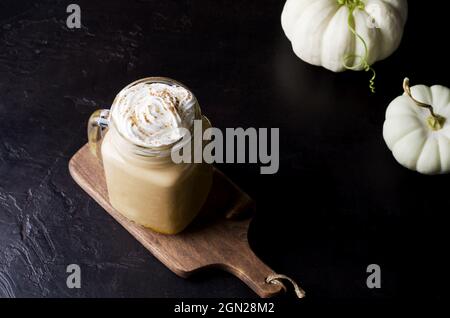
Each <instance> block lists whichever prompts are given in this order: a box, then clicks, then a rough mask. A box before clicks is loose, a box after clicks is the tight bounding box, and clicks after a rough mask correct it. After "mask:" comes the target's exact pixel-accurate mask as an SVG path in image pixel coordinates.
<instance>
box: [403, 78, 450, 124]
mask: <svg viewBox="0 0 450 318" xmlns="http://www.w3.org/2000/svg"><path fill="white" fill-rule="evenodd" d="M403 90H404V91H405V94H406V95H408V96H409V98H411V100H412V101H413V102H414V103H415V104H416V105H417V106H419V107H423V108H426V109H428V110H429V111H430V114H431V115H430V117H428V119H427V124H428V126H429V127H430V128H431V129H432V130H435V131H436V130H439V129H442V127H443V126H444V124H445V121H446V118H445V117H442V116H441V115H438V114H436V113H435V112H434V109H433V106H431V105H428V104H425V103H422V102H419V101H418V100H417V99H415V98H414V97H413V96H412V93H411V87H410V85H409V78H405V79H404V80H403Z"/></svg>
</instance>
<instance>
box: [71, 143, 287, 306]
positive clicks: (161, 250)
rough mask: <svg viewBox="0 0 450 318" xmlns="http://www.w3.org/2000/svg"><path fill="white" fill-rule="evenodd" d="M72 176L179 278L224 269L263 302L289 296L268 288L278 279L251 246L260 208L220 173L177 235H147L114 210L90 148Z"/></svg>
mask: <svg viewBox="0 0 450 318" xmlns="http://www.w3.org/2000/svg"><path fill="white" fill-rule="evenodd" d="M69 170H70V174H71V175H72V177H73V179H74V180H75V181H76V182H77V183H78V185H79V186H80V187H81V188H82V189H83V190H85V191H86V192H87V193H88V194H89V195H90V196H91V197H92V198H93V199H94V200H95V201H97V202H98V203H99V204H100V205H101V206H102V207H103V208H104V209H105V210H106V211H107V212H108V213H109V214H110V215H111V216H112V217H113V218H114V219H116V220H117V221H118V222H119V223H120V224H121V225H122V226H123V227H124V228H125V229H126V230H127V231H128V232H130V233H131V234H132V235H133V236H134V237H135V238H136V239H137V240H138V241H139V242H140V243H141V244H142V245H144V246H145V248H147V249H148V250H149V251H150V252H151V253H152V254H153V255H154V256H155V257H156V258H158V259H159V260H160V261H161V262H162V263H163V264H164V265H166V266H167V267H168V268H169V269H170V270H171V271H172V272H174V273H175V274H177V275H179V276H181V277H188V276H189V275H191V274H193V273H194V272H197V271H199V270H201V269H203V268H219V269H222V270H225V271H228V272H230V273H232V274H233V275H235V276H236V277H238V278H239V279H241V280H242V281H243V282H244V283H245V284H247V285H248V286H249V287H250V288H251V289H252V290H253V291H254V292H255V293H256V294H258V295H259V296H260V297H264V298H266V297H272V296H275V295H277V294H279V293H280V292H281V291H283V289H284V286H283V285H282V284H271V283H267V282H266V278H267V277H268V276H269V275H273V274H275V273H274V271H272V270H271V269H270V268H269V267H268V266H267V265H266V264H264V263H263V262H262V261H261V260H260V259H259V258H258V257H257V256H256V255H255V254H254V253H253V252H252V250H251V249H250V246H249V244H248V240H247V232H248V227H249V224H250V221H251V212H252V211H253V210H254V202H253V201H252V199H251V198H250V197H249V196H248V195H247V194H246V193H245V192H243V191H242V190H241V189H239V188H238V187H237V186H236V185H235V184H234V183H233V182H232V181H231V180H229V179H228V178H227V177H226V176H225V175H224V174H223V173H221V172H220V171H219V170H217V169H215V171H214V181H213V186H212V189H211V192H210V195H209V197H208V199H207V202H206V203H205V205H204V207H203V208H202V211H201V212H200V214H199V216H198V217H197V218H196V220H195V221H194V222H193V223H192V224H191V225H190V226H189V227H188V228H187V229H186V230H184V231H183V232H181V233H180V234H176V235H165V234H159V233H156V232H154V231H152V230H150V229H146V228H144V227H142V226H140V225H138V224H136V223H134V222H132V221H129V220H128V219H127V218H125V217H124V216H122V215H121V214H120V213H119V212H118V211H117V210H115V209H114V208H113V207H112V206H111V204H110V203H109V200H108V192H107V188H106V182H105V176H104V173H103V167H102V164H101V162H100V161H99V160H98V159H97V158H96V157H95V156H94V155H92V154H91V152H90V151H89V148H88V146H87V145H85V146H84V147H83V148H81V149H80V150H79V151H78V152H77V153H76V154H75V155H74V156H73V157H72V159H71V160H70V163H69ZM249 214H250V215H249Z"/></svg>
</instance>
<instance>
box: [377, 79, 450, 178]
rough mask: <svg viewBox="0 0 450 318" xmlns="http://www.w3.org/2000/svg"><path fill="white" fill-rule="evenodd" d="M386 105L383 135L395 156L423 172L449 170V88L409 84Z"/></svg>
mask: <svg viewBox="0 0 450 318" xmlns="http://www.w3.org/2000/svg"><path fill="white" fill-rule="evenodd" d="M403 87H404V90H405V93H404V94H403V95H402V96H399V97H397V98H396V99H394V100H393V101H392V102H391V103H390V105H389V106H388V108H387V111H386V120H385V122H384V127H383V137H384V140H385V141H386V144H387V145H388V147H389V149H390V150H391V151H392V153H393V155H394V157H395V159H396V160H397V161H398V162H399V163H400V164H401V165H403V166H405V167H406V168H409V169H411V170H416V171H418V172H420V173H423V174H432V175H433V174H443V173H448V172H450V89H448V88H447V87H444V86H440V85H435V86H432V87H428V86H424V85H417V86H413V87H411V88H410V87H409V80H408V79H405V81H404V84H403Z"/></svg>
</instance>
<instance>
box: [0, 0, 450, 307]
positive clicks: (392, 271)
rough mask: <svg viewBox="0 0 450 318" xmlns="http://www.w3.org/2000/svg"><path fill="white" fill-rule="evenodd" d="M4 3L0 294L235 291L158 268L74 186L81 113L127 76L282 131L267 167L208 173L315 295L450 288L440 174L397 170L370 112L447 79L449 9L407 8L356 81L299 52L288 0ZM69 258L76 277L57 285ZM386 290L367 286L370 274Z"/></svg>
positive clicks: (107, 100) (273, 256)
mask: <svg viewBox="0 0 450 318" xmlns="http://www.w3.org/2000/svg"><path fill="white" fill-rule="evenodd" d="M68 3H70V2H68V1H48V0H47V1H39V2H38V1H35V2H32V1H21V0H13V1H12V0H2V1H1V3H0V296H10V297H14V296H16V297H17V296H18V297H23V296H32V297H39V296H47V297H48V296H55V297H66V296H70V297H71V296H75V297H102V296H108V297H109V296H111V297H156V296H159V297H179V296H180V297H214V296H218V297H222V296H227V297H239V296H251V297H253V296H254V294H253V293H252V292H251V291H250V290H249V289H248V288H247V287H246V286H244V285H243V284H242V283H241V282H240V281H238V280H237V279H235V278H233V277H232V276H231V275H228V274H225V273H220V272H209V273H205V274H201V275H198V276H197V277H195V278H193V279H190V280H183V279H181V278H178V277H177V276H175V275H174V274H172V273H171V272H170V271H169V270H167V269H166V268H165V267H164V266H163V265H162V264H160V263H159V262H158V261H157V260H156V259H155V258H154V257H153V256H151V255H150V254H149V253H148V252H147V251H146V250H145V249H144V248H143V247H142V246H141V245H140V244H139V243H137V242H136V241H135V240H134V239H133V238H132V237H131V236H130V235H129V234H128V233H127V232H126V231H125V230H124V229H122V228H121V227H120V226H119V225H118V224H117V223H116V222H115V221H114V220H113V219H112V218H111V217H109V215H108V214H107V213H105V212H104V211H103V210H102V209H101V208H100V207H99V206H98V205H97V204H96V203H95V202H94V201H93V200H91V199H90V198H89V197H88V196H87V195H86V194H85V193H84V192H83V191H82V190H81V189H79V188H78V187H77V186H76V184H75V183H74V182H73V181H72V179H71V178H70V176H69V173H68V170H67V163H68V160H69V158H70V157H71V155H73V154H74V153H75V151H76V150H77V149H78V148H79V147H81V146H82V145H83V144H84V143H85V141H86V137H85V126H86V121H87V119H88V117H89V115H90V113H92V112H93V111H94V110H95V109H98V108H107V107H109V106H110V104H111V102H112V100H113V98H114V96H115V94H116V93H117V92H118V91H119V90H120V89H121V88H122V87H123V86H125V85H126V84H128V83H129V82H131V81H133V80H136V79H138V78H142V77H146V76H168V77H172V78H175V79H178V80H180V81H182V82H184V83H185V84H186V85H188V86H189V87H190V88H191V89H192V90H193V92H194V93H195V94H196V96H197V98H198V99H199V101H200V104H201V106H202V109H203V111H204V113H205V114H207V116H208V117H209V118H210V119H211V120H212V122H213V124H214V125H215V126H217V127H220V128H225V127H238V126H242V127H249V126H254V127H280V135H281V167H280V171H279V173H278V174H277V175H273V176H267V175H265V176H262V175H259V167H258V166H256V165H222V166H221V168H222V169H223V170H224V171H225V172H226V173H227V174H228V175H229V176H230V177H231V178H232V179H234V180H235V181H236V182H237V183H238V184H239V185H241V186H242V187H243V188H244V189H245V190H246V191H247V192H249V193H250V194H251V195H252V196H253V197H255V198H256V200H257V204H258V216H257V218H256V219H255V221H254V222H253V224H252V227H251V232H250V242H251V245H252V246H253V248H254V250H255V251H256V252H257V254H258V255H259V256H260V257H261V258H262V259H263V260H264V261H265V262H266V263H267V264H268V265H270V266H271V267H272V268H273V269H274V270H276V271H277V272H280V273H285V274H288V275H289V276H291V277H292V278H294V279H295V280H297V281H298V282H301V283H302V284H303V286H304V288H305V289H306V290H307V292H308V298H309V299H310V300H313V301H322V300H328V301H339V302H340V301H346V302H348V301H352V302H354V301H363V302H371V301H380V300H397V299H400V298H405V299H408V298H412V299H418V298H419V296H420V297H422V298H431V299H442V298H443V297H444V295H445V294H446V290H447V287H446V284H447V282H448V278H447V276H448V265H449V264H448V261H447V257H446V254H447V251H448V245H447V241H448V240H447V238H448V231H447V228H448V222H447V214H448V212H449V206H450V204H449V203H450V195H449V187H448V184H449V181H450V176H436V177H427V176H422V175H419V174H417V173H414V172H411V171H408V170H406V169H404V168H402V167H400V166H399V165H398V164H397V163H396V162H395V160H394V159H393V157H392V156H391V154H390V152H389V151H388V149H387V147H386V146H385V144H384V141H383V139H382V124H383V120H384V112H385V109H386V106H387V105H388V103H389V101H390V100H392V99H393V98H394V97H395V96H397V95H399V94H400V93H401V91H402V89H401V83H402V80H403V77H405V76H409V77H410V78H411V80H412V82H413V83H424V84H429V85H431V84H436V83H439V84H442V85H445V86H449V85H450V83H449V80H448V70H449V68H448V62H447V61H446V60H445V59H447V56H448V49H447V48H446V47H447V44H448V43H446V42H448V33H447V32H448V19H447V16H446V15H447V11H446V10H444V9H443V8H442V7H439V8H438V9H436V8H435V7H432V6H429V7H427V6H424V5H419V4H418V3H417V1H410V16H409V20H408V24H407V27H406V33H405V37H404V40H403V42H402V45H401V47H400V49H399V50H398V51H397V52H396V53H395V54H394V55H393V56H392V57H390V58H389V59H388V60H386V61H383V62H381V63H377V64H376V65H375V68H376V70H377V73H378V79H377V94H376V95H374V96H373V95H371V94H370V93H369V91H368V87H367V85H368V82H367V81H368V74H367V73H364V72H363V73H354V72H346V73H343V74H333V73H331V72H328V71H326V70H324V69H321V68H318V67H314V66H310V65H307V64H306V63H303V62H302V61H300V60H299V59H297V58H296V57H295V55H294V54H293V52H292V50H291V48H290V43H289V41H288V40H287V39H286V38H285V36H284V34H283V32H282V29H281V26H280V21H279V20H280V14H281V10H282V6H283V3H284V1H276V0H271V1H269V0H267V1H261V0H246V1H224V0H223V1H210V0H197V1H174V0H165V1H152V0H148V1H125V0H124V1H118V0H109V1H95V3H94V1H87V0H85V1H77V3H78V4H79V5H80V6H81V9H82V24H83V28H82V29H80V30H77V29H75V30H69V29H67V27H66V26H65V20H66V17H67V14H66V13H65V9H66V6H67V5H68ZM70 263H77V264H80V266H81V268H82V288H81V289H79V290H71V289H67V288H66V283H65V281H66V273H65V269H66V266H67V265H68V264H70ZM371 263H377V264H380V265H381V268H382V288H381V289H380V290H369V289H367V288H366V285H365V281H366V277H367V274H366V272H365V271H366V267H367V265H368V264H371Z"/></svg>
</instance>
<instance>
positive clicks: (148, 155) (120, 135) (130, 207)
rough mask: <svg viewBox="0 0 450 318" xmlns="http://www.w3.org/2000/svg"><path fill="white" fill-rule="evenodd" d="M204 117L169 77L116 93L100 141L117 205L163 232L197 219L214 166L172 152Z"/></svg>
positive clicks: (127, 214)
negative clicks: (178, 159) (178, 160)
mask: <svg viewBox="0 0 450 318" xmlns="http://www.w3.org/2000/svg"><path fill="white" fill-rule="evenodd" d="M201 118H202V115H201V113H200V107H199V105H198V102H197V100H196V98H195V96H194V95H193V94H192V93H191V92H190V91H189V90H188V89H187V88H185V87H184V86H182V85H181V84H180V83H177V82H175V81H173V80H170V79H167V78H147V79H143V80H139V81H136V82H134V83H132V84H130V85H128V86H127V87H125V88H124V89H123V90H122V91H121V92H120V93H119V94H118V95H117V97H116V99H115V100H114V103H113V105H112V107H111V110H110V113H109V125H108V126H109V129H108V131H107V132H106V135H105V137H104V139H103V142H102V145H101V156H102V160H103V166H104V170H105V176H106V183H107V188H108V194H109V199H110V202H111V204H112V206H113V207H114V208H115V209H116V210H117V211H119V212H120V213H121V214H123V215H124V216H125V217H127V218H128V219H130V220H132V221H134V222H136V223H138V224H140V225H143V226H145V227H148V228H151V229H153V230H155V231H157V232H160V233H165V234H175V233H178V232H180V231H182V230H183V229H184V228H185V227H186V226H187V225H188V224H189V223H190V222H191V221H192V220H193V219H194V217H195V216H196V215H197V213H198V212H199V210H200V208H201V207H202V205H203V204H204V202H205V200H206V197H207V196H208V193H209V190H210V187H211V183H212V167H211V166H210V165H208V164H205V163H201V164H196V163H181V164H175V163H174V162H173V161H172V159H171V155H170V153H171V149H172V148H173V147H176V146H180V145H179V144H180V143H181V142H182V141H183V140H185V139H186V138H184V139H183V132H186V129H187V130H189V131H190V130H192V129H193V123H194V120H195V119H201ZM191 141H192V140H191ZM191 141H190V142H191Z"/></svg>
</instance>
